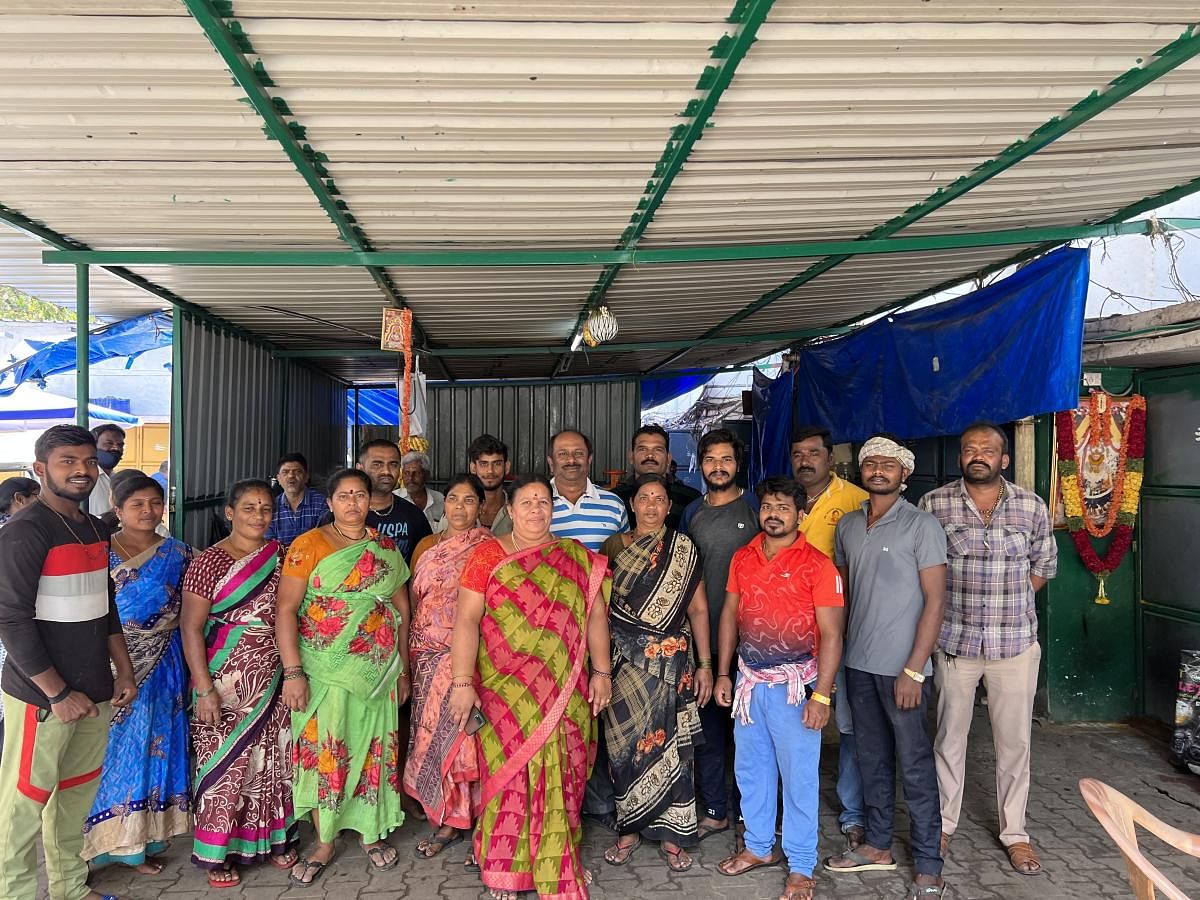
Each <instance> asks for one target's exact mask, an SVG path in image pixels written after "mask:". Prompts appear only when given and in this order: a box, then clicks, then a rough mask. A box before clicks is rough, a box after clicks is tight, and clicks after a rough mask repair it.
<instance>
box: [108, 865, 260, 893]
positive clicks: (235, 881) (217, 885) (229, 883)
mask: <svg viewBox="0 0 1200 900" xmlns="http://www.w3.org/2000/svg"><path fill="white" fill-rule="evenodd" d="M217 872H233V874H234V875H236V876H237V877H236V878H232V879H227V880H225V881H213V876H214V875H216V874H217ZM241 885H242V876H241V875H238V874H237V872H236V871H235V870H234V869H214V870H213V871H211V872H209V873H208V886H209V887H210V888H213V889H215V890H221V889H222V888H234V887H241ZM106 900H107V898H106Z"/></svg>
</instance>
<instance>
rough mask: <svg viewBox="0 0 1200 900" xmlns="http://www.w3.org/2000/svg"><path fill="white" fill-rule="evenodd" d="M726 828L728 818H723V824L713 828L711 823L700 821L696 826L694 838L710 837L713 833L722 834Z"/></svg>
mask: <svg viewBox="0 0 1200 900" xmlns="http://www.w3.org/2000/svg"><path fill="white" fill-rule="evenodd" d="M728 830H729V820H728V819H726V820H725V824H724V825H723V826H721V827H720V828H714V827H713V826H711V825H705V824H704V823H701V824H700V825H699V826H698V827H697V828H696V840H697V841H703V840H705V839H707V838H710V837H712V836H713V835H714V834H724V833H725V832H726V831H728Z"/></svg>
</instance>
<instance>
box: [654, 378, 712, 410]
mask: <svg viewBox="0 0 1200 900" xmlns="http://www.w3.org/2000/svg"><path fill="white" fill-rule="evenodd" d="M712 378H713V373H712V372H708V373H707V374H703V375H675V376H672V377H670V378H647V379H645V380H643V381H642V409H643V410H647V409H652V408H654V407H655V406H661V405H662V404H664V403H668V402H670V401H671V400H674V399H675V398H676V397H682V396H683V395H684V394H686V393H687V392H688V391H694V390H695V389H696V388H698V387H703V386H704V385H706V384H708V383H709V382H710V381H712Z"/></svg>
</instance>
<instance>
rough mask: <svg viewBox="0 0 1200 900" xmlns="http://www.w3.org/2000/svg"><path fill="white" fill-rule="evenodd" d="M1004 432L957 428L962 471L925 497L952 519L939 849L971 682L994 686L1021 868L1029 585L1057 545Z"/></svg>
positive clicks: (1030, 680)
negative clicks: (1012, 475) (1006, 473)
mask: <svg viewBox="0 0 1200 900" xmlns="http://www.w3.org/2000/svg"><path fill="white" fill-rule="evenodd" d="M1008 461H1009V457H1008V436H1007V435H1006V434H1005V433H1004V432H1003V431H1002V430H1001V429H1000V428H998V427H997V426H995V425H993V424H991V423H990V422H979V423H977V424H974V425H971V426H969V427H968V428H967V430H966V431H964V432H963V433H962V437H961V438H960V439H959V454H958V464H959V467H960V468H961V469H962V478H961V479H959V480H958V481H952V482H950V483H949V484H947V485H944V486H942V487H940V488H938V489H937V490H935V491H931V492H930V493H928V494H926V495H925V496H924V497H922V498H921V500H920V504H919V505H920V507H921V509H924V510H926V511H928V512H931V513H933V515H934V516H936V517H937V519H938V521H940V522H941V523H942V526H943V527H944V528H945V529H946V556H947V560H948V566H947V569H946V612H945V621H944V622H943V624H942V630H941V633H940V635H939V636H938V650H937V653H936V666H935V674H934V683H935V684H936V685H937V689H938V701H937V706H938V729H937V738H936V740H935V742H934V759H935V762H936V765H937V778H938V790H939V792H940V794H941V802H942V854H943V856H944V855H945V853H946V850H947V846H948V844H949V843H950V837H951V835H953V834H954V829H955V828H957V827H958V819H959V811H960V809H961V807H962V798H963V775H964V771H965V769H966V752H967V732H968V731H969V730H970V728H971V715H972V710H973V708H974V705H975V688H976V686H977V685H978V684H979V679H980V678H982V679H983V681H984V684H985V685H986V687H987V696H988V715H989V716H990V717H991V722H992V740H993V742H994V743H995V747H996V805H997V807H998V808H999V810H1000V842H1001V843H1002V844H1003V845H1004V847H1005V849H1006V850H1007V851H1008V858H1009V861H1010V862H1011V863H1012V866H1013V868H1014V869H1016V870H1017V871H1018V872H1021V873H1022V874H1024V875H1036V874H1037V873H1038V872H1040V871H1041V869H1042V864H1041V861H1040V860H1039V859H1038V855H1037V852H1036V851H1035V850H1034V849H1033V846H1032V844H1030V842H1029V835H1028V834H1027V833H1026V831H1025V808H1026V806H1027V804H1028V801H1029V743H1030V728H1031V726H1032V722H1033V694H1034V691H1035V689H1036V688H1037V678H1038V662H1039V661H1040V660H1041V657H1042V650H1041V647H1040V646H1039V645H1038V641H1037V612H1036V611H1035V608H1034V594H1035V593H1037V591H1038V590H1039V589H1040V588H1041V587H1042V585H1044V584H1045V583H1046V582H1047V581H1048V580H1049V579H1051V578H1053V577H1054V574H1055V571H1056V567H1057V563H1058V556H1057V548H1056V546H1055V543H1054V535H1053V532H1052V528H1051V523H1050V513H1049V511H1048V510H1047V509H1046V504H1045V502H1044V501H1043V500H1042V498H1041V497H1039V496H1037V494H1034V493H1033V492H1032V491H1027V490H1025V489H1024V488H1020V487H1018V486H1017V485H1015V484H1012V483H1011V482H1009V481H1007V480H1005V479H1004V477H1003V476H1002V475H1001V474H1000V473H1001V471H1002V470H1003V469H1005V468H1006V467H1007V466H1008Z"/></svg>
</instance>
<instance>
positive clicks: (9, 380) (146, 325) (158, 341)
mask: <svg viewBox="0 0 1200 900" xmlns="http://www.w3.org/2000/svg"><path fill="white" fill-rule="evenodd" d="M169 346H171V317H170V316H169V315H168V314H167V313H161V312H157V313H151V314H150V315H148V316H138V317H137V318H136V319H125V320H124V321H122V322H116V323H114V324H112V325H108V326H106V327H104V328H99V329H97V330H96V331H93V332H92V333H91V335H90V336H89V338H88V361H89V363H98V362H102V361H103V360H106V359H113V358H114V357H118V356H137V355H138V354H141V353H145V352H146V351H148V350H154V349H157V348H158V347H169ZM74 369H75V339H74V338H71V339H69V340H65V341H59V342H57V343H55V344H47V345H46V346H44V347H42V348H41V349H40V350H38V351H37V353H35V354H33V356H30V357H27V358H25V359H23V360H21V361H20V362H18V363H14V364H13V365H12V366H10V367H9V368H8V369H6V370H4V373H3V376H0V395H4V396H7V395H8V394H11V393H12V392H13V391H14V390H16V389H17V387H18V386H19V385H21V384H23V383H24V382H26V381H42V380H44V379H45V378H47V377H49V376H50V375H57V374H58V373H60V372H71V371H74Z"/></svg>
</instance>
